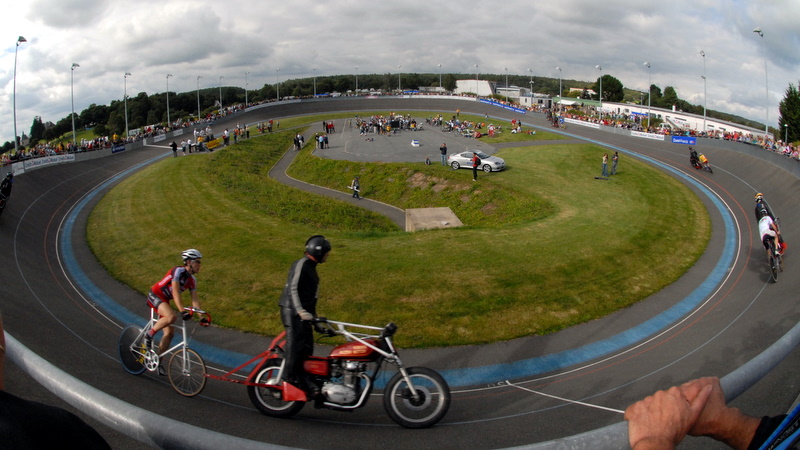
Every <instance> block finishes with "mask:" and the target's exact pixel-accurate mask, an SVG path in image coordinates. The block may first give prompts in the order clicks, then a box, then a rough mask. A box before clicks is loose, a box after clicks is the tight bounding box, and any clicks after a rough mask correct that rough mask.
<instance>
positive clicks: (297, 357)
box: [278, 235, 331, 395]
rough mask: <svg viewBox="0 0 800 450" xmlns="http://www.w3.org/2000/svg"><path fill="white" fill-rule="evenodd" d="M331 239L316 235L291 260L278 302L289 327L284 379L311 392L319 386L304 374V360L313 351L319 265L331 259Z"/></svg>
mask: <svg viewBox="0 0 800 450" xmlns="http://www.w3.org/2000/svg"><path fill="white" fill-rule="evenodd" d="M330 251H331V243H330V242H328V240H327V239H325V236H322V235H314V236H311V237H310V238H308V240H307V241H306V244H305V254H304V255H303V257H302V258H300V259H299V260H297V261H295V262H294V263H292V266H291V268H290V269H289V276H288V277H287V279H286V285H285V286H284V288H283V292H282V293H281V298H280V301H279V302H278V305H279V306H280V307H281V320H282V321H283V326H284V327H285V328H286V347H285V348H284V351H285V355H286V359H285V364H284V370H283V379H284V380H285V381H288V382H291V383H293V384H299V387H300V388H305V389H306V391H308V392H309V393H313V394H314V395H316V394H317V389H318V388H317V387H316V386H315V385H314V384H313V383H311V382H310V381H309V380H307V379H306V377H305V376H303V375H302V374H303V361H304V360H305V358H306V357H308V356H311V355H312V354H313V352H314V333H313V330H312V329H311V328H312V327H311V321H312V320H314V319H315V318H316V315H317V293H318V291H319V275H317V265H318V264H322V263H324V262H325V261H327V260H328V254H329V253H330Z"/></svg>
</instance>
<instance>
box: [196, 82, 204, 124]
mask: <svg viewBox="0 0 800 450" xmlns="http://www.w3.org/2000/svg"><path fill="white" fill-rule="evenodd" d="M200 78H203V77H202V76H200V75H198V76H197V121H198V122H199V121H200Z"/></svg>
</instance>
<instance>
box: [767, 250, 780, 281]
mask: <svg viewBox="0 0 800 450" xmlns="http://www.w3.org/2000/svg"><path fill="white" fill-rule="evenodd" d="M769 270H770V272H771V274H772V281H774V282H777V281H778V261H777V260H776V259H775V257H774V256H772V255H770V257H769Z"/></svg>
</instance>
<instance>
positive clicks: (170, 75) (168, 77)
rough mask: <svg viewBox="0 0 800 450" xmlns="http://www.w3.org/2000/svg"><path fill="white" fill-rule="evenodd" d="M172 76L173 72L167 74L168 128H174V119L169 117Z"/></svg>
mask: <svg viewBox="0 0 800 450" xmlns="http://www.w3.org/2000/svg"><path fill="white" fill-rule="evenodd" d="M171 77H172V74H171V73H168V74H167V128H170V129H171V128H172V120H170V118H169V79H170V78H171Z"/></svg>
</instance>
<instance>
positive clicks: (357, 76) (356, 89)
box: [356, 67, 358, 95]
mask: <svg viewBox="0 0 800 450" xmlns="http://www.w3.org/2000/svg"><path fill="white" fill-rule="evenodd" d="M356 95H358V67H356Z"/></svg>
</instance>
